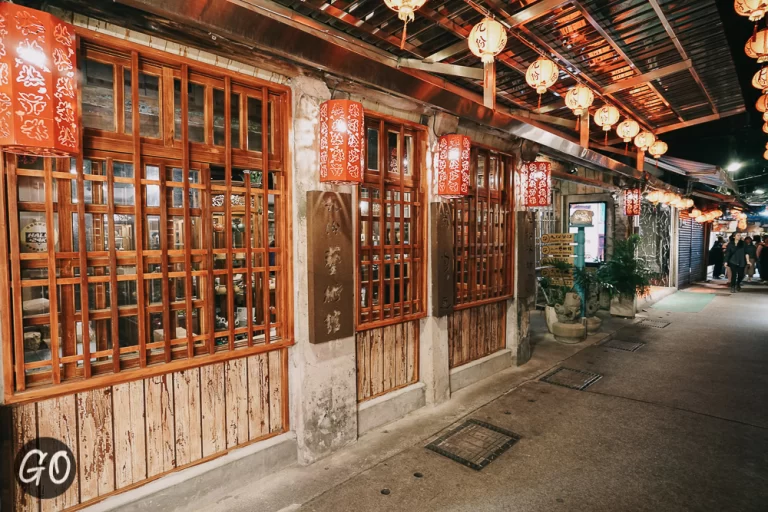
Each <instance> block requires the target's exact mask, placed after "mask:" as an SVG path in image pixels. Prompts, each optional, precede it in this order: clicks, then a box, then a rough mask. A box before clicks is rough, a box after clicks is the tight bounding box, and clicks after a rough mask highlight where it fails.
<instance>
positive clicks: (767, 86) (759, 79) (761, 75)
mask: <svg viewBox="0 0 768 512" xmlns="http://www.w3.org/2000/svg"><path fill="white" fill-rule="evenodd" d="M752 87H754V88H755V89H760V90H761V91H763V92H766V91H768V68H762V69H761V70H760V71H758V72H757V73H755V76H753V77H752Z"/></svg>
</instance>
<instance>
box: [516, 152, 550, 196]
mask: <svg viewBox="0 0 768 512" xmlns="http://www.w3.org/2000/svg"><path fill="white" fill-rule="evenodd" d="M522 174H523V189H524V191H525V206H549V205H550V204H552V164H550V163H549V162H523V167H522Z"/></svg>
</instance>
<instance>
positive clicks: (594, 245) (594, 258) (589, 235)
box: [568, 202, 606, 265]
mask: <svg viewBox="0 0 768 512" xmlns="http://www.w3.org/2000/svg"><path fill="white" fill-rule="evenodd" d="M576 210H589V211H591V212H592V227H588V228H584V238H585V243H584V261H585V263H586V264H587V265H597V264H598V263H601V262H603V261H605V231H606V214H605V212H606V205H605V203H604V202H596V203H571V204H570V211H569V212H568V218H569V219H570V216H571V215H573V212H575V211H576ZM578 231H579V229H578V228H570V232H571V233H576V232H578Z"/></svg>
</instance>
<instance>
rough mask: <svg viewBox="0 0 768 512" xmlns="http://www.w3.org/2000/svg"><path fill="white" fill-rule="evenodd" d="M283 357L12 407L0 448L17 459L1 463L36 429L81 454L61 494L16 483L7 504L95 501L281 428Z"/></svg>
mask: <svg viewBox="0 0 768 512" xmlns="http://www.w3.org/2000/svg"><path fill="white" fill-rule="evenodd" d="M286 357H287V353H286V349H280V350H274V351H272V352H268V353H263V354H257V355H253V356H249V357H246V358H241V359H233V360H230V361H226V362H222V363H215V364H211V365H207V366H202V367H200V368H191V369H187V370H182V371H178V372H174V373H169V374H167V375H162V376H159V377H151V378H147V379H143V380H138V381H134V382H128V383H124V384H118V385H115V386H110V387H107V388H100V389H94V390H90V391H84V392H80V393H77V394H75V395H66V396H62V397H58V398H52V399H49V400H44V401H40V402H36V403H29V404H24V405H20V406H15V407H11V408H10V409H9V411H6V412H9V413H10V420H11V421H10V423H11V436H10V437H11V439H10V443H9V444H10V446H7V447H6V448H5V449H6V450H7V449H10V454H7V455H3V458H5V459H11V460H10V462H9V461H8V460H5V461H4V463H9V464H12V463H13V462H12V459H13V454H15V453H16V452H17V451H18V450H19V448H21V446H22V445H24V443H26V442H27V441H29V440H31V439H34V438H35V437H38V436H40V437H42V436H45V437H54V438H57V439H61V440H62V441H63V442H64V443H66V444H67V446H69V447H70V448H71V449H72V451H73V453H75V455H76V456H77V458H78V460H77V475H76V478H75V482H74V484H72V486H71V487H70V488H69V490H68V491H67V492H66V493H65V494H63V495H61V496H59V497H58V498H56V499H54V500H42V501H40V500H37V499H34V498H31V497H29V496H26V495H24V494H23V493H21V492H20V489H18V487H16V486H15V483H14V487H13V489H12V493H11V496H10V500H11V503H12V505H11V507H10V508H9V510H14V511H25V512H26V511H30V512H45V511H48V510H51V511H61V510H67V509H70V508H72V507H76V506H79V505H82V504H86V503H89V502H91V503H93V502H95V501H98V500H100V499H103V498H104V497H106V496H109V495H111V494H115V493H117V492H120V490H123V489H126V488H130V487H135V486H136V485H141V484H142V483H144V482H147V481H149V480H151V479H155V478H157V477H159V476H161V475H164V474H166V473H168V472H171V471H174V470H176V469H179V468H184V467H186V466H189V465H192V464H195V463H199V462H201V461H205V460H209V459H211V458H215V457H216V456H219V455H223V454H225V453H226V452H227V450H228V449H230V448H234V447H237V446H241V445H243V444H246V443H250V442H252V441H255V440H258V439H263V438H265V437H267V436H271V435H274V434H277V433H280V432H283V431H284V428H285V426H286V425H287V421H286V411H287V408H286V407H285V405H286V402H285V400H286V392H287V390H286V389H285V386H284V382H285V380H284V378H285V375H284V368H285V358H286ZM7 469H8V468H6V471H5V472H4V473H5V474H7ZM14 482H15V480H14ZM3 505H5V504H3ZM4 508H5V507H3V509H4Z"/></svg>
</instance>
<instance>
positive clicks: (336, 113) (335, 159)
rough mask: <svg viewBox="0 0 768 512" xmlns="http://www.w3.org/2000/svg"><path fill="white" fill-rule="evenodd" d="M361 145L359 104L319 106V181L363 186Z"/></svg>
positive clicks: (334, 102) (331, 102)
mask: <svg viewBox="0 0 768 512" xmlns="http://www.w3.org/2000/svg"><path fill="white" fill-rule="evenodd" d="M364 141H365V123H364V121H363V105H362V104H360V103H358V102H356V101H351V100H328V101H326V102H325V103H323V104H322V105H320V181H321V182H323V183H338V184H342V183H348V184H359V183H362V181H363V166H364V164H365V161H364V159H363V144H364Z"/></svg>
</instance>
